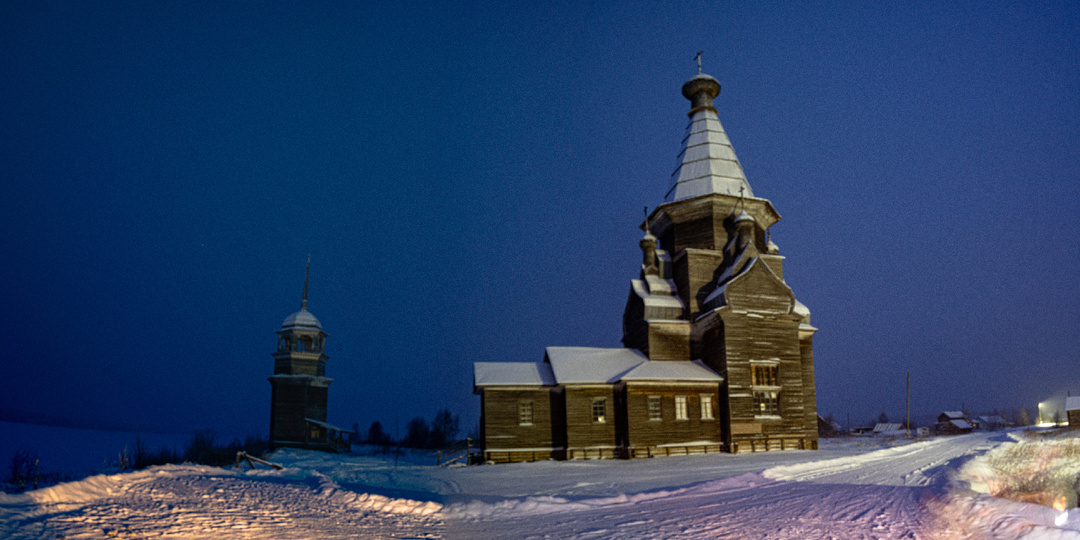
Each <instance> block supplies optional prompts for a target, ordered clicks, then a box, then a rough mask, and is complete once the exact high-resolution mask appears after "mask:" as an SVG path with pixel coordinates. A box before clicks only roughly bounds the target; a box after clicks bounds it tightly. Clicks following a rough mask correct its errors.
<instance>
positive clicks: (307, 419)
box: [304, 418, 350, 433]
mask: <svg viewBox="0 0 1080 540" xmlns="http://www.w3.org/2000/svg"><path fill="white" fill-rule="evenodd" d="M304 421H305V422H307V423H309V424H315V425H316V426H322V427H324V428H326V429H329V430H330V431H341V432H345V433H350V431H349V430H347V429H341V428H339V427H337V426H335V425H334V424H330V423H328V422H320V421H318V420H313V419H311V418H305V419H304Z"/></svg>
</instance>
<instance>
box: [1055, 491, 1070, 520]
mask: <svg viewBox="0 0 1080 540" xmlns="http://www.w3.org/2000/svg"><path fill="white" fill-rule="evenodd" d="M1054 510H1057V511H1058V512H1059V513H1058V515H1057V517H1055V518H1054V525H1055V526H1057V527H1064V526H1065V523H1067V522H1068V521H1069V511H1068V510H1066V509H1065V496H1064V495H1062V496H1061V497H1058V498H1056V499H1054Z"/></svg>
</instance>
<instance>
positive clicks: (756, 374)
mask: <svg viewBox="0 0 1080 540" xmlns="http://www.w3.org/2000/svg"><path fill="white" fill-rule="evenodd" d="M753 369H754V371H753V378H754V380H753V382H752V384H753V385H754V386H779V384H780V383H779V382H777V381H779V380H780V378H779V377H778V373H777V372H778V371H779V370H780V367H779V366H776V365H775V364H772V365H770V364H754V366H753Z"/></svg>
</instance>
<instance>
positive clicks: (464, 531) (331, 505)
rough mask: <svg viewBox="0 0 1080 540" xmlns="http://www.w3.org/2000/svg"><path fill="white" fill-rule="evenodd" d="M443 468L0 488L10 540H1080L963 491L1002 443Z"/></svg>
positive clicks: (368, 460)
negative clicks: (979, 463) (978, 460)
mask: <svg viewBox="0 0 1080 540" xmlns="http://www.w3.org/2000/svg"><path fill="white" fill-rule="evenodd" d="M1008 441H1009V439H1008V436H1007V435H1004V434H1000V433H998V434H994V433H989V434H987V433H976V434H972V435H966V436H959V437H944V438H937V439H931V440H927V441H921V442H914V443H911V444H907V445H901V446H896V447H886V448H874V447H870V446H865V445H863V442H862V441H857V442H852V441H849V442H847V443H843V444H825V445H823V446H824V448H823V450H820V451H816V452H810V451H788V452H773V453H760V454H740V455H735V456H732V455H727V454H711V455H703V456H685V457H672V458H658V459H652V460H637V461H586V462H542V463H529V464H512V465H495V466H483V467H457V468H438V467H434V466H432V465H431V461H430V455H405V456H400V457H399V458H398V459H397V461H396V462H395V459H394V457H393V456H388V457H384V456H363V455H360V456H330V455H326V454H320V453H316V452H302V451H295V450H282V451H278V452H277V453H275V455H274V457H273V459H274V460H275V461H278V462H280V463H282V464H284V465H286V469H285V470H283V471H271V470H258V471H232V470H225V469H219V468H213V467H204V466H195V465H179V466H177V465H170V466H164V467H154V468H150V469H147V470H145V471H138V472H132V473H126V474H117V475H99V476H94V477H90V478H87V479H85V480H82V481H78V482H71V483H67V484H61V485H58V486H53V487H51V488H47V489H42V490H38V491H34V492H29V493H26V494H20V495H0V537H3V538H8V537H10V538H60V537H63V538H100V537H102V536H112V537H120V538H142V537H149V536H159V535H164V536H172V537H183V538H345V537H362V538H380V537H381V538H428V537H447V538H799V539H802V538H843V539H847V538H928V539H929V538H1009V539H1012V538H1080V532H1077V531H1076V530H1073V529H1080V515H1078V516H1067V517H1068V519H1067V522H1066V523H1065V525H1064V528H1056V527H1055V526H1054V521H1055V518H1057V517H1058V515H1059V513H1058V512H1056V511H1054V510H1053V509H1050V508H1045V507H1036V506H1034V505H1024V504H1020V503H1011V502H1008V501H1003V500H1000V499H994V498H991V497H989V496H988V495H985V494H979V493H976V492H974V491H971V490H969V489H968V488H967V483H966V482H965V481H964V480H963V478H962V476H963V475H962V474H961V473H959V471H960V468H961V466H962V465H964V464H965V463H967V462H969V461H970V460H971V459H972V458H974V457H977V456H981V455H983V454H985V453H986V452H987V451H988V450H990V449H992V448H995V447H996V446H998V445H1001V444H1002V443H1006V442H1008Z"/></svg>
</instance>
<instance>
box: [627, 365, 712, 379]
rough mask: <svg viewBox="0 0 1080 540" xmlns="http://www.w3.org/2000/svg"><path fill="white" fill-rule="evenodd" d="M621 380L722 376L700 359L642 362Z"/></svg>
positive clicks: (710, 377)
mask: <svg viewBox="0 0 1080 540" xmlns="http://www.w3.org/2000/svg"><path fill="white" fill-rule="evenodd" d="M621 380H623V381H674V380H678V381H702V382H717V383H719V382H723V381H724V378H723V377H721V376H720V375H717V374H716V372H715V371H713V370H711V369H709V368H708V367H707V366H705V364H703V363H702V362H701V360H694V361H692V362H688V361H663V362H659V361H658V362H653V361H649V362H643V363H641V364H638V366H637V367H635V368H633V369H631V370H630V371H629V372H628V373H626V374H625V375H623V376H622V378H621Z"/></svg>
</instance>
